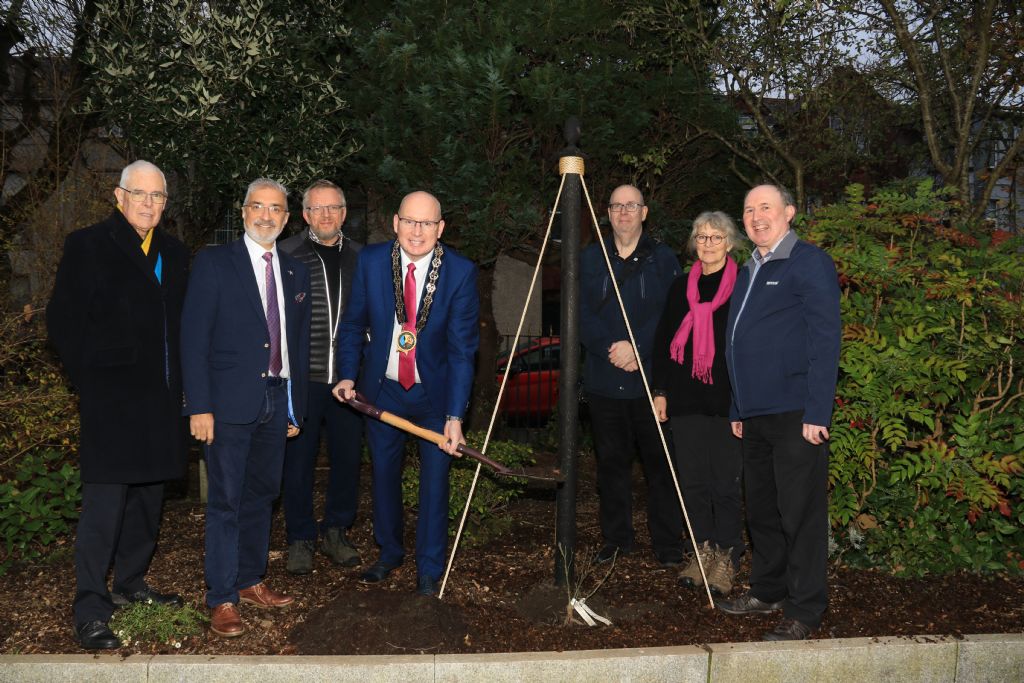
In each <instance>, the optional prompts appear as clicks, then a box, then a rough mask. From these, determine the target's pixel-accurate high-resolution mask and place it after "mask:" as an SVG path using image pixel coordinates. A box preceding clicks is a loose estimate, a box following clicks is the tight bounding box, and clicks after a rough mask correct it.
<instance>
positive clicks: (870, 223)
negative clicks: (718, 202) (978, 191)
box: [801, 180, 1024, 575]
mask: <svg viewBox="0 0 1024 683" xmlns="http://www.w3.org/2000/svg"><path fill="white" fill-rule="evenodd" d="M847 195H848V197H847V201H846V202H845V203H843V204H838V205H834V206H829V207H825V208H823V209H821V210H819V211H818V212H817V213H816V214H815V216H814V218H813V220H810V221H808V222H807V223H806V224H805V225H804V226H802V227H801V232H802V233H803V234H804V235H806V236H807V237H808V239H810V240H811V241H813V242H816V243H818V244H819V245H821V246H822V247H824V248H825V249H826V250H827V251H828V252H829V253H830V254H832V256H833V258H834V259H835V261H836V265H837V268H838V270H839V277H840V282H841V284H842V286H843V297H842V316H843V346H842V357H841V361H840V376H839V386H838V390H837V392H836V393H837V397H836V409H835V416H834V418H833V428H832V439H831V441H832V458H831V465H830V470H829V471H830V484H831V487H832V491H831V503H830V516H831V520H832V527H833V534H834V539H833V540H834V544H833V549H834V550H835V551H836V552H837V553H839V554H841V555H842V556H843V557H844V558H845V559H846V560H847V561H849V562H851V563H854V564H862V565H870V566H876V567H882V568H886V569H889V570H891V571H892V572H894V573H896V574H899V575H923V574H927V573H930V572H946V571H952V570H958V569H969V570H987V571H1009V572H1014V573H1021V572H1022V571H1024V556H1022V552H1024V550H1022V543H1024V532H1022V522H1024V505H1022V493H1024V481H1022V477H1021V474H1022V472H1024V468H1022V459H1021V450H1022V448H1024V429H1022V424H1024V393H1022V392H1024V382H1022V379H1021V378H1022V377H1024V347H1022V344H1021V326H1022V324H1024V307H1022V303H1021V295H1022V293H1024V260H1022V258H1021V254H1020V253H1019V251H1018V250H1019V249H1020V247H1021V240H1020V239H1019V238H1014V237H1012V236H1011V235H1009V234H1008V233H1003V232H999V231H993V230H992V229H990V228H988V227H986V226H977V225H965V224H963V223H962V222H961V220H960V205H959V203H958V202H957V201H955V200H954V199H952V198H951V194H950V193H949V192H948V191H946V190H937V189H935V188H934V187H933V186H932V183H931V181H928V180H926V181H922V182H920V183H918V184H917V185H916V186H910V187H907V188H896V189H891V190H886V191H881V192H879V193H878V194H877V195H875V196H873V197H870V198H865V197H864V196H863V188H862V187H861V186H858V185H853V186H851V187H849V188H848V189H847Z"/></svg>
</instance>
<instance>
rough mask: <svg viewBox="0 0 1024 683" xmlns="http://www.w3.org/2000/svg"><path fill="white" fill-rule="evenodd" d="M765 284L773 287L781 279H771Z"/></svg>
mask: <svg viewBox="0 0 1024 683" xmlns="http://www.w3.org/2000/svg"><path fill="white" fill-rule="evenodd" d="M764 284H765V285H767V286H768V287H773V286H775V285H777V284H779V281H778V280H769V281H768V282H766V283H764Z"/></svg>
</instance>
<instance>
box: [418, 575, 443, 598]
mask: <svg viewBox="0 0 1024 683" xmlns="http://www.w3.org/2000/svg"><path fill="white" fill-rule="evenodd" d="M437 593H438V590H437V581H435V580H434V579H432V578H430V577H429V576H427V575H426V574H422V575H421V576H420V577H419V579H417V580H416V594H417V595H425V596H426V597H428V598H433V597H436V596H437Z"/></svg>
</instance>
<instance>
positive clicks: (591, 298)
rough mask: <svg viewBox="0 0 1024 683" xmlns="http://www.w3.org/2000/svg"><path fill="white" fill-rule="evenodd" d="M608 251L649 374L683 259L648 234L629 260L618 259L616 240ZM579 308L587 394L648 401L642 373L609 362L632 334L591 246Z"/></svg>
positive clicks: (583, 261)
mask: <svg viewBox="0 0 1024 683" xmlns="http://www.w3.org/2000/svg"><path fill="white" fill-rule="evenodd" d="M605 246H606V248H607V249H608V256H609V259H610V260H611V262H612V269H613V270H614V271H615V280H616V281H617V282H618V283H619V290H620V291H621V293H622V301H623V303H624V304H625V306H626V313H627V315H629V323H630V325H631V326H632V328H633V335H634V336H635V337H636V344H637V348H638V350H639V351H640V359H641V362H642V363H643V366H644V371H645V372H647V373H650V372H651V367H652V365H651V354H652V352H653V349H654V333H655V331H656V330H657V328H658V321H659V320H660V319H661V311H662V309H663V308H664V305H665V297H666V296H667V295H668V288H669V286H670V285H671V284H672V281H673V280H675V279H676V278H677V277H679V275H680V273H681V269H680V267H679V259H677V258H676V255H675V254H674V253H672V250H671V249H669V248H668V247H666V246H665V245H664V244H662V243H660V242H658V241H656V240H654V239H652V238H650V237H648V236H647V234H646V233H643V234H641V236H640V241H639V242H638V243H637V245H636V249H634V251H633V253H632V254H630V255H629V257H628V258H626V259H622V258H619V256H618V253H617V252H616V250H615V240H614V239H612V238H611V237H609V238H607V239H606V240H605ZM580 303H581V305H582V309H581V310H580V342H581V343H582V344H583V348H584V350H585V351H586V359H585V361H584V365H583V387H584V389H586V391H588V392H590V393H593V394H597V395H598V396H605V397H608V398H623V399H627V398H639V397H641V396H643V395H644V385H643V381H642V380H641V378H640V372H639V371H636V372H625V371H624V370H620V369H618V368H617V367H615V366H614V365H612V364H611V363H610V362H608V347H610V346H611V345H612V344H614V343H615V342H617V341H620V340H623V339H624V340H627V341H628V340H629V334H628V333H627V331H626V324H625V322H623V320H622V312H621V311H620V310H619V302H618V299H616V298H615V289H614V287H612V282H611V278H610V277H609V276H608V268H607V266H606V265H605V262H604V256H603V255H602V254H601V245H600V244H591V245H590V246H589V247H587V248H586V249H584V250H583V253H582V254H581V255H580ZM648 380H650V376H649V375H648Z"/></svg>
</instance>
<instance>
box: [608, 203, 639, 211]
mask: <svg viewBox="0 0 1024 683" xmlns="http://www.w3.org/2000/svg"><path fill="white" fill-rule="evenodd" d="M641 208H643V204H641V203H640V202H629V203H627V204H620V203H619V202H615V203H614V204H609V205H608V210H609V211H611V212H613V213H622V212H623V211H625V212H626V213H636V212H637V211H639V210H640V209H641Z"/></svg>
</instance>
